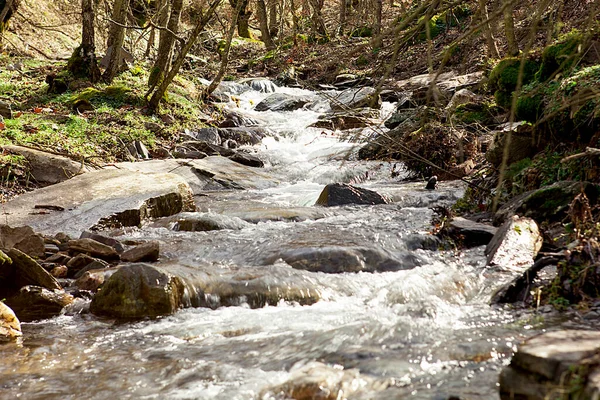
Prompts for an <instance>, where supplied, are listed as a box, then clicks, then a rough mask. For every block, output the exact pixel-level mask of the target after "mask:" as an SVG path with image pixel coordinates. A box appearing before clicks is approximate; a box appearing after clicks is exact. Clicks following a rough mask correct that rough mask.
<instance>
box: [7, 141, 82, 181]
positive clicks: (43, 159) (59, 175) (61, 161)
mask: <svg viewBox="0 0 600 400" xmlns="http://www.w3.org/2000/svg"><path fill="white" fill-rule="evenodd" d="M2 148H3V149H4V150H7V151H9V152H11V153H13V154H19V155H21V156H23V157H25V159H26V160H27V162H28V163H29V167H30V171H31V175H32V176H33V179H35V180H36V181H38V182H42V183H52V184H54V183H59V182H63V181H66V180H67V179H70V178H72V177H73V176H75V175H79V174H82V173H84V172H88V171H89V169H88V168H87V167H86V166H85V165H84V164H82V163H80V162H76V161H73V160H71V159H70V158H67V157H63V156H59V155H56V154H51V153H46V152H44V151H40V150H35V149H30V148H28V147H22V146H13V145H6V146H2Z"/></svg>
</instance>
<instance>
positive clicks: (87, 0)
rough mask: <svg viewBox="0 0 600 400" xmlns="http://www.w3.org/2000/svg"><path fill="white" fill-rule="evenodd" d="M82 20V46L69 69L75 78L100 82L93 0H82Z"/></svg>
mask: <svg viewBox="0 0 600 400" xmlns="http://www.w3.org/2000/svg"><path fill="white" fill-rule="evenodd" d="M81 20H82V24H81V25H82V28H81V46H79V47H78V48H77V49H76V50H75V51H74V52H73V55H72V56H71V58H70V59H69V62H68V63H67V68H68V69H69V71H70V72H71V74H73V75H74V76H76V77H85V78H88V79H89V80H90V82H92V83H96V82H98V81H99V80H100V68H98V61H97V60H96V40H95V30H94V1H93V0H81Z"/></svg>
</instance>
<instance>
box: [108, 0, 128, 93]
mask: <svg viewBox="0 0 600 400" xmlns="http://www.w3.org/2000/svg"><path fill="white" fill-rule="evenodd" d="M127 6H128V3H127V1H126V0H115V2H114V4H113V12H112V20H113V21H114V22H111V23H112V26H111V29H110V37H109V38H108V43H110V46H109V47H112V51H111V52H110V57H109V59H108V65H107V67H106V70H105V71H104V75H103V76H102V78H103V79H104V80H105V81H106V82H107V83H111V82H112V81H113V79H115V76H116V75H117V73H118V72H119V68H120V67H121V61H122V57H121V48H122V47H123V41H124V40H125V28H124V25H125V20H126V17H127Z"/></svg>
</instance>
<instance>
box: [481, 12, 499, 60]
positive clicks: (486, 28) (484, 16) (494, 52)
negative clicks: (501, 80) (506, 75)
mask: <svg viewBox="0 0 600 400" xmlns="http://www.w3.org/2000/svg"><path fill="white" fill-rule="evenodd" d="M479 15H480V17H481V20H482V21H483V24H484V25H483V32H484V34H485V40H486V42H487V50H488V52H487V54H488V57H493V58H498V57H500V52H499V51H498V47H497V46H496V39H494V32H493V29H492V25H491V24H490V22H489V19H490V16H489V14H488V8H487V2H486V0H479Z"/></svg>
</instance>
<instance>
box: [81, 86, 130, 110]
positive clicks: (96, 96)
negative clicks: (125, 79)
mask: <svg viewBox="0 0 600 400" xmlns="http://www.w3.org/2000/svg"><path fill="white" fill-rule="evenodd" d="M82 100H83V101H87V102H88V103H90V104H91V105H94V106H100V105H110V106H112V107H119V106H121V105H123V104H126V103H127V104H138V103H140V99H139V98H137V97H136V96H134V95H132V90H131V89H130V88H128V87H126V86H123V85H112V86H108V87H106V88H104V89H102V90H100V89H96V88H93V87H89V88H86V89H84V90H82V91H81V92H79V93H78V94H76V95H74V96H72V97H71V104H73V105H75V104H78V103H80V102H81V101H82Z"/></svg>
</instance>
